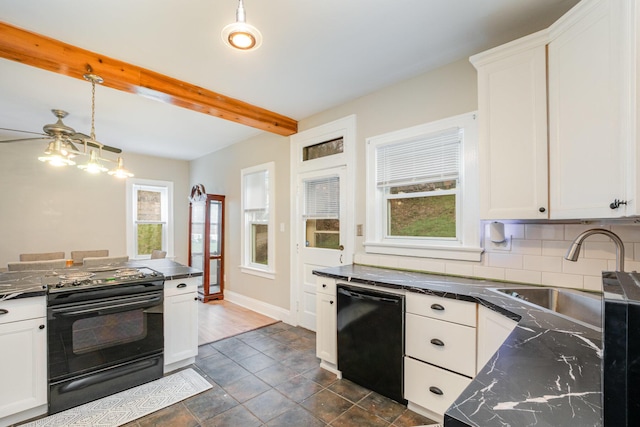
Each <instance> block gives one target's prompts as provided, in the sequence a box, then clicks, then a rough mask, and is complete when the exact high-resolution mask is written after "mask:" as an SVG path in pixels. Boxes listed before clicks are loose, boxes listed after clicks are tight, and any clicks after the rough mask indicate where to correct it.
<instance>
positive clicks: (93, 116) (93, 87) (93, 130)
mask: <svg viewBox="0 0 640 427" xmlns="http://www.w3.org/2000/svg"><path fill="white" fill-rule="evenodd" d="M95 120H96V81H95V79H91V139H92V140H94V141H95V140H96V125H95Z"/></svg>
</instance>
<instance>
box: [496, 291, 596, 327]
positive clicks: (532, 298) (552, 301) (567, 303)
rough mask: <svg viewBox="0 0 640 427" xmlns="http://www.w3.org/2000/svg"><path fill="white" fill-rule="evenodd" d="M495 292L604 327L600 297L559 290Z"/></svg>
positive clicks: (591, 324)
mask: <svg viewBox="0 0 640 427" xmlns="http://www.w3.org/2000/svg"><path fill="white" fill-rule="evenodd" d="M494 291H497V292H501V293H503V294H507V295H509V296H510V297H512V298H517V299H520V300H522V301H526V302H528V303H529V304H533V305H537V306H539V307H542V308H546V309H547V310H551V311H555V312H556V313H559V314H562V315H564V316H567V317H570V318H572V319H574V320H578V321H579V322H582V323H586V324H588V325H590V326H594V327H596V328H601V327H602V299H601V297H600V296H598V295H592V294H589V293H586V292H580V291H574V290H571V289H558V288H543V287H532V288H497V289H494Z"/></svg>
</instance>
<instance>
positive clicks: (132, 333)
mask: <svg viewBox="0 0 640 427" xmlns="http://www.w3.org/2000/svg"><path fill="white" fill-rule="evenodd" d="M47 317H48V326H49V328H48V329H49V333H48V354H49V382H54V381H59V380H62V379H65V378H71V377H74V376H77V375H81V374H84V373H87V372H91V371H96V370H101V369H105V368H107V367H109V366H115V365H119V364H122V363H126V362H128V361H131V360H134V359H141V358H144V357H146V356H149V355H153V354H157V353H160V354H161V353H162V351H163V347H164V333H163V294H162V291H159V292H148V293H144V294H137V295H128V296H122V297H112V298H102V299H100V300H97V301H96V300H94V301H85V302H81V303H73V304H66V305H59V306H54V307H49V308H48V309H47Z"/></svg>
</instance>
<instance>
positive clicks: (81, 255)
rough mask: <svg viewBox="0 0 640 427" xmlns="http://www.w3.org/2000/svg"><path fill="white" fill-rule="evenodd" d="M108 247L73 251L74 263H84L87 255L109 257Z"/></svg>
mask: <svg viewBox="0 0 640 427" xmlns="http://www.w3.org/2000/svg"><path fill="white" fill-rule="evenodd" d="M107 256H109V250H108V249H99V250H93V251H71V259H73V264H74V265H82V261H83V260H84V259H85V258H87V257H107Z"/></svg>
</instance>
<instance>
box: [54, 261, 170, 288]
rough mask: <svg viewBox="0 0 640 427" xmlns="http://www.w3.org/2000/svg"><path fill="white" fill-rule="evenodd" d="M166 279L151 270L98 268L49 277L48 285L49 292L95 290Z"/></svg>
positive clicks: (142, 268) (144, 268)
mask: <svg viewBox="0 0 640 427" xmlns="http://www.w3.org/2000/svg"><path fill="white" fill-rule="evenodd" d="M159 279H164V276H163V275H162V274H161V273H159V272H157V271H155V270H152V269H150V268H147V267H141V268H128V267H116V268H114V267H109V266H104V267H98V268H92V269H88V270H75V271H69V272H64V273H62V274H60V275H58V276H55V277H49V278H48V280H47V283H46V284H47V285H49V292H50V293H51V292H64V291H73V290H75V289H78V288H93V287H103V286H113V285H122V284H126V283H131V284H133V283H140V282H145V281H154V280H159Z"/></svg>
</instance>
